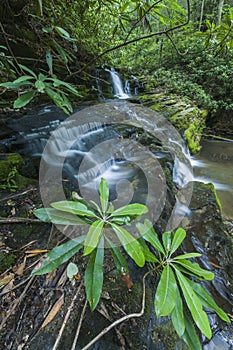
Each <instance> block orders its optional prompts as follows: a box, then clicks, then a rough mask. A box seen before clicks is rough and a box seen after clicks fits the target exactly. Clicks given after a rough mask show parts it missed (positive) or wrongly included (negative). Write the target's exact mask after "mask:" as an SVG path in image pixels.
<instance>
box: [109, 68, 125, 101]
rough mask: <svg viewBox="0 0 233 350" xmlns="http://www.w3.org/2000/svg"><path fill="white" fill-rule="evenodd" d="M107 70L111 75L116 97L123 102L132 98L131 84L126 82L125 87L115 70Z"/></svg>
mask: <svg viewBox="0 0 233 350" xmlns="http://www.w3.org/2000/svg"><path fill="white" fill-rule="evenodd" d="M105 70H106V71H107V72H109V73H110V77H111V81H112V85H113V94H114V96H115V97H117V98H119V99H122V100H125V99H127V98H130V97H131V94H130V87H129V82H128V81H127V80H126V81H125V87H123V83H122V80H121V78H120V76H119V74H118V73H117V72H116V71H115V69H114V68H111V69H108V68H106V69H105Z"/></svg>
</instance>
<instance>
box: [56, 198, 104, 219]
mask: <svg viewBox="0 0 233 350" xmlns="http://www.w3.org/2000/svg"><path fill="white" fill-rule="evenodd" d="M50 205H51V207H53V208H55V209H58V210H62V211H66V212H68V213H72V214H76V215H79V216H89V217H93V218H98V216H97V215H96V214H95V212H94V211H92V210H90V209H88V208H87V207H86V206H85V205H84V204H82V203H80V202H73V201H60V202H55V203H51V204H50ZM98 219H99V218H98Z"/></svg>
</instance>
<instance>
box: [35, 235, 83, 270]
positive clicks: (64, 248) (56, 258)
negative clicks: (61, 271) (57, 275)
mask: <svg viewBox="0 0 233 350" xmlns="http://www.w3.org/2000/svg"><path fill="white" fill-rule="evenodd" d="M84 239H85V236H80V237H78V238H76V239H72V240H69V241H68V242H66V243H64V244H61V245H60V246H58V247H55V248H53V249H52V250H51V251H50V252H49V253H47V254H46V257H47V258H46V259H45V260H44V261H43V263H42V265H41V267H40V268H39V269H38V270H33V271H32V273H33V274H34V275H43V274H45V273H49V272H52V271H53V270H55V269H56V268H58V267H59V266H60V265H61V264H63V263H64V262H66V261H67V260H69V259H70V258H71V257H72V256H73V255H74V254H76V253H77V252H78V251H79V250H80V249H81V248H82V247H83V241H84Z"/></svg>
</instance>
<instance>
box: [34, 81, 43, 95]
mask: <svg viewBox="0 0 233 350" xmlns="http://www.w3.org/2000/svg"><path fill="white" fill-rule="evenodd" d="M35 88H36V89H37V91H38V92H41V93H43V92H44V89H45V83H43V81H41V80H37V81H36V82H35Z"/></svg>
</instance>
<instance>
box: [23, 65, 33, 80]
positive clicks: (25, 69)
mask: <svg viewBox="0 0 233 350" xmlns="http://www.w3.org/2000/svg"><path fill="white" fill-rule="evenodd" d="M19 67H20V68H21V69H22V70H24V71H26V72H28V73H30V74H31V75H32V76H33V77H34V78H36V79H37V76H36V74H35V73H34V72H33V71H32V70H31V69H30V68H28V67H26V66H24V65H22V64H19Z"/></svg>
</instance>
